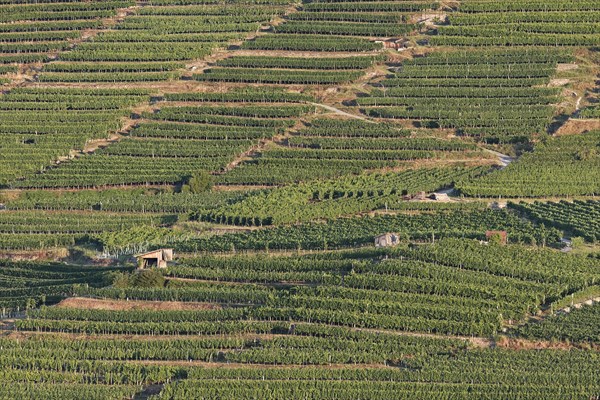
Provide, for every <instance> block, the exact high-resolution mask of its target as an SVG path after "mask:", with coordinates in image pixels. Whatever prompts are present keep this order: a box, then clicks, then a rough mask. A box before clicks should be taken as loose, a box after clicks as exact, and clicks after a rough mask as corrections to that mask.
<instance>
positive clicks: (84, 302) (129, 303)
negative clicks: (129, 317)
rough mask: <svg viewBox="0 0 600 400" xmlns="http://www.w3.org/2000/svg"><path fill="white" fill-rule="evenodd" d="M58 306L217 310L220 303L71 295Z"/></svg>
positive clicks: (96, 308)
mask: <svg viewBox="0 0 600 400" xmlns="http://www.w3.org/2000/svg"><path fill="white" fill-rule="evenodd" d="M57 307H62V308H84V309H87V310H113V311H124V310H155V311H159V310H215V309H220V308H221V306H219V305H218V304H208V303H188V302H185V303H184V302H180V301H141V300H99V299H88V298H84V297H71V298H68V299H65V300H63V301H61V302H60V303H59V304H58V305H57Z"/></svg>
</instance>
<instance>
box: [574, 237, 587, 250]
mask: <svg viewBox="0 0 600 400" xmlns="http://www.w3.org/2000/svg"><path fill="white" fill-rule="evenodd" d="M584 244H585V240H584V239H583V238H582V237H579V236H577V237H573V238H571V247H572V248H574V249H578V248H580V247H583V245H584Z"/></svg>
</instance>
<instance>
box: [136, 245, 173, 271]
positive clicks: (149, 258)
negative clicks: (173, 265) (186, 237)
mask: <svg viewBox="0 0 600 400" xmlns="http://www.w3.org/2000/svg"><path fill="white" fill-rule="evenodd" d="M135 258H137V260H138V268H139V269H146V268H167V261H173V249H158V250H153V251H149V252H147V253H142V254H137V255H136V256H135Z"/></svg>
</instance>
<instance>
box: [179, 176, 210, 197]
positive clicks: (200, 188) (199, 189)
mask: <svg viewBox="0 0 600 400" xmlns="http://www.w3.org/2000/svg"><path fill="white" fill-rule="evenodd" d="M212 185H213V179H212V176H211V175H210V174H209V173H208V172H206V171H198V172H196V173H195V174H194V175H192V176H191V177H190V178H189V179H188V180H187V183H186V184H184V185H183V187H182V188H181V192H182V193H194V194H198V193H204V192H207V191H209V190H210V189H211V188H212Z"/></svg>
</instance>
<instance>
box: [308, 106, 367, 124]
mask: <svg viewBox="0 0 600 400" xmlns="http://www.w3.org/2000/svg"><path fill="white" fill-rule="evenodd" d="M309 104H312V105H313V106H317V107H321V108H324V109H326V110H328V111H331V112H334V113H336V114H338V115H343V116H344V117H349V118H354V119H360V120H362V121H365V122H368V123H370V124H376V122H375V121H371V120H370V119H368V118H365V117H363V116H361V115H356V114H350V113H348V112H346V111H342V110H340V109H338V108H335V107H333V106H329V105H327V104H320V103H309Z"/></svg>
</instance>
